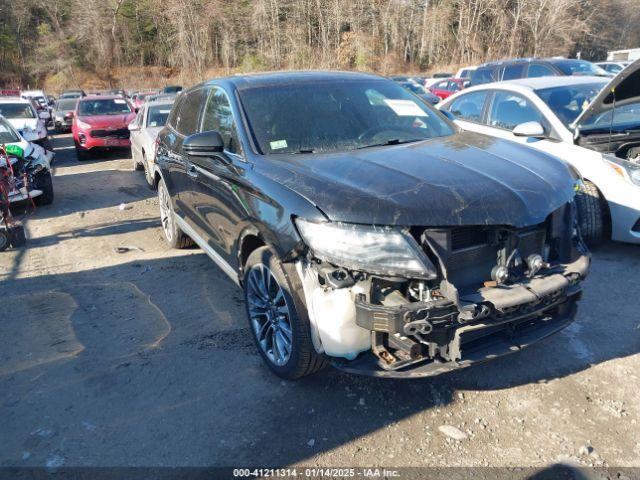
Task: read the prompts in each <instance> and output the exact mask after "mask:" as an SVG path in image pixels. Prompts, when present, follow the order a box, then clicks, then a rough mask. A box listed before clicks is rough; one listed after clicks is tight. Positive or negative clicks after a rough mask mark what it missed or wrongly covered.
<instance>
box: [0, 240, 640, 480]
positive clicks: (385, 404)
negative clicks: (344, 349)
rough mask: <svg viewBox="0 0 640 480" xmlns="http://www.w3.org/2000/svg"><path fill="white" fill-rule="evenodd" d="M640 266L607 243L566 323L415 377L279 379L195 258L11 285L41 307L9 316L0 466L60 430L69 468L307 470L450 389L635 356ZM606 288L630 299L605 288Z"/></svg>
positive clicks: (495, 385)
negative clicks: (463, 364) (307, 464)
mask: <svg viewBox="0 0 640 480" xmlns="http://www.w3.org/2000/svg"><path fill="white" fill-rule="evenodd" d="M42 241H46V239H45V240H42ZM639 264H640V249H638V247H633V246H624V245H622V246H621V245H608V246H605V247H604V248H602V249H600V250H599V251H598V252H597V255H596V258H595V261H594V265H593V269H592V274H591V277H590V278H589V280H588V281H587V283H586V285H585V286H586V291H585V298H584V300H583V302H582V304H581V306H580V313H579V316H578V320H577V322H576V323H575V324H574V325H573V326H571V327H569V329H568V330H566V331H565V332H563V333H561V334H558V335H556V336H554V337H552V338H550V339H548V340H546V341H544V342H542V343H540V344H537V345H535V346H532V347H531V348H529V349H527V350H525V351H523V352H520V353H517V354H514V355H511V356H509V357H505V358H502V359H497V360H495V361H493V362H491V363H488V364H484V365H479V366H476V367H473V368H471V369H468V370H463V371H459V372H455V373H452V374H449V375H444V376H440V377H436V378H430V379H422V380H414V381H397V380H381V379H373V378H364V377H355V376H350V375H346V374H342V373H339V372H337V371H335V370H332V369H328V370H325V371H323V372H321V373H319V374H317V375H315V376H313V377H309V378H305V379H303V380H301V381H298V382H295V383H292V382H284V381H281V380H280V379H278V378H276V377H274V376H273V375H272V374H271V373H270V372H269V371H268V370H267V369H266V368H265V367H264V366H263V365H262V364H261V361H260V359H259V357H258V355H257V354H256V353H255V350H254V347H253V345H252V344H251V340H250V337H249V332H248V330H247V328H246V323H245V322H246V320H245V317H244V311H243V308H244V307H243V302H242V299H241V293H240V291H239V290H237V289H236V288H235V287H234V285H233V284H232V283H231V282H230V281H229V280H227V279H226V277H224V276H223V274H222V273H220V271H219V270H217V269H216V267H215V266H214V265H213V264H212V263H211V262H210V261H209V260H208V259H207V258H206V257H205V256H204V255H202V254H194V255H188V256H185V257H175V258H167V259H159V260H153V261H144V262H131V263H126V264H123V265H119V266H116V267H109V268H103V269H98V270H94V271H89V272H81V273H72V274H62V275H43V276H40V277H34V278H29V279H17V280H7V281H5V282H3V283H2V284H0V297H2V298H7V296H10V295H15V293H16V292H20V296H21V298H23V300H24V301H20V302H19V303H20V304H24V305H28V304H29V303H30V300H29V299H38V302H39V303H38V302H36V304H37V305H40V307H38V308H36V309H35V310H33V308H32V309H31V310H28V311H27V310H24V308H22V309H21V308H18V307H14V309H13V313H12V314H11V315H10V316H8V317H5V316H4V315H3V323H4V325H3V328H4V329H5V331H6V332H8V334H7V335H3V336H2V339H1V340H0V352H2V354H1V355H0V356H1V358H0V364H1V365H2V367H3V369H2V374H1V375H0V392H1V393H0V405H2V410H1V411H2V414H1V416H0V423H2V424H3V425H4V427H3V428H4V430H5V433H8V435H4V437H3V440H2V441H1V442H0V451H2V452H5V455H3V458H1V459H0V464H5V465H15V464H21V462H20V461H17V460H16V459H18V458H19V453H20V452H21V451H22V450H24V449H29V450H37V449H38V448H40V447H42V450H43V452H44V451H45V450H46V449H47V448H53V447H52V445H55V443H53V440H52V439H48V438H41V439H40V440H39V442H40V443H39V444H38V445H36V446H32V445H29V444H28V442H32V441H33V436H30V435H29V432H30V431H32V430H34V429H36V428H39V427H42V425H41V424H48V423H47V422H49V423H51V424H52V425H51V428H52V429H53V430H54V431H57V432H59V435H64V438H65V439H66V440H65V442H66V443H65V447H64V448H65V450H64V454H65V455H67V456H68V457H69V461H68V464H83V465H105V464H107V465H109V464H110V465H157V464H168V465H184V464H187V465H226V466H228V465H242V464H251V465H262V466H266V465H283V464H291V463H294V462H300V461H304V460H305V459H306V458H308V457H310V456H312V455H314V454H318V453H320V452H328V451H331V450H332V449H335V448H338V447H340V446H342V445H344V444H346V443H348V442H350V441H352V440H354V439H358V438H360V437H363V436H366V435H367V434H369V433H371V432H374V431H379V430H382V429H384V428H386V427H388V426H389V425H392V424H394V423H396V422H399V421H400V420H403V419H406V418H408V417H412V416H414V415H417V414H420V413H422V412H425V411H429V410H431V409H437V408H439V407H440V406H444V405H447V404H448V403H450V402H452V400H453V398H454V394H455V392H456V390H458V389H474V390H496V389H505V388H512V387H515V386H518V385H523V384H528V383H536V382H546V381H550V380H553V379H556V378H561V377H565V376H567V375H571V374H574V373H577V372H580V371H583V370H585V369H588V368H590V367H591V366H592V365H597V364H601V363H603V362H607V361H609V360H612V359H615V358H621V357H625V356H629V355H634V354H637V353H638V352H639V351H640V342H639V340H638V335H637V332H638V328H639V325H638V323H639V321H638V316H637V315H635V314H634V313H635V307H634V304H635V302H631V301H630V300H629V299H631V298H634V299H635V298H638V297H639V296H640V287H639V286H638V283H637V282H636V281H635V272H636V271H637V267H638V265H639ZM614 281H615V283H614ZM614 284H616V285H624V286H625V288H624V291H622V290H613V289H610V290H607V286H611V285H614ZM46 299H51V302H47V301H46ZM25 308H26V307H25ZM44 325H48V327H46V328H45V327H44ZM34 350H36V351H34ZM42 415H46V416H47V417H49V418H50V419H52V420H49V421H47V420H43V419H42ZM82 422H87V424H88V425H90V427H86V426H85V427H83V426H82V425H84V424H83V423H82ZM49 441H51V444H49V443H47V442H49ZM42 455H45V454H44V453H42ZM30 461H32V462H37V461H42V460H41V459H40V458H39V457H38V456H37V455H36V456H34V457H33V458H32V459H31V460H30ZM540 478H544V477H540Z"/></svg>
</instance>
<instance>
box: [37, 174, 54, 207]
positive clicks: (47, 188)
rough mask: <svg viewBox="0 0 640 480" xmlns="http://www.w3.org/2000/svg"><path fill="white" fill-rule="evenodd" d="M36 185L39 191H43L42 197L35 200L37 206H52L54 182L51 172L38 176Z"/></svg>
mask: <svg viewBox="0 0 640 480" xmlns="http://www.w3.org/2000/svg"><path fill="white" fill-rule="evenodd" d="M34 183H35V187H36V188H37V189H38V190H42V195H40V196H39V197H37V198H36V199H35V200H34V201H35V202H36V205H51V204H52V203H53V180H52V178H51V172H46V173H43V174H40V175H38V176H37V177H36V179H35V182H34Z"/></svg>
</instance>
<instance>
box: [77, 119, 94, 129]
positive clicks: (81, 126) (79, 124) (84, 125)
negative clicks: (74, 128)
mask: <svg viewBox="0 0 640 480" xmlns="http://www.w3.org/2000/svg"><path fill="white" fill-rule="evenodd" d="M76 125H78V127H80V128H91V125H89V124H88V123H85V122H83V121H82V120H76Z"/></svg>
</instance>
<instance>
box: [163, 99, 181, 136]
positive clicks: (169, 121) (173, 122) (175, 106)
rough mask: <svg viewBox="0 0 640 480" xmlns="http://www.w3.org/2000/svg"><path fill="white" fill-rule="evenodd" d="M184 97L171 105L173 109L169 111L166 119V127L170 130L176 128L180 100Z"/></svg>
mask: <svg viewBox="0 0 640 480" xmlns="http://www.w3.org/2000/svg"><path fill="white" fill-rule="evenodd" d="M183 99H184V97H178V98H177V99H176V101H175V103H174V104H173V108H172V109H171V113H170V114H169V118H168V119H167V125H169V126H170V127H172V128H174V129H175V128H176V122H177V120H178V115H179V113H180V107H181V106H182V100H183Z"/></svg>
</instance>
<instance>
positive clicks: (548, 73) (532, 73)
mask: <svg viewBox="0 0 640 480" xmlns="http://www.w3.org/2000/svg"><path fill="white" fill-rule="evenodd" d="M555 74H556V72H555V71H554V70H553V69H552V68H551V67H548V66H546V65H542V64H541V63H532V64H531V65H529V71H528V72H527V77H529V78H535V77H553V76H554V75H555Z"/></svg>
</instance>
